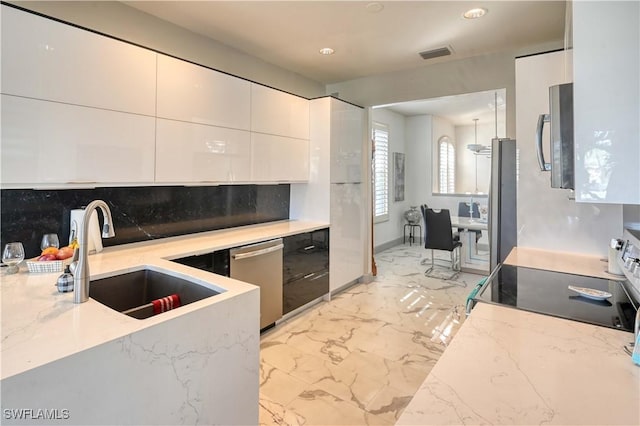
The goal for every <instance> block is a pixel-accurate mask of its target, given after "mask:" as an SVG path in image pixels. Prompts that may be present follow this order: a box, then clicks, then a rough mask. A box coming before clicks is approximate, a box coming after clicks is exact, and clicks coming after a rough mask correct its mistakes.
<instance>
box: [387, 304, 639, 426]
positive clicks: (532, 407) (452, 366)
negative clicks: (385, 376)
mask: <svg viewBox="0 0 640 426" xmlns="http://www.w3.org/2000/svg"><path fill="white" fill-rule="evenodd" d="M632 339H633V334H632V333H626V332H621V331H618V330H613V329H608V328H604V327H598V326H594V325H590V324H584V323H580V322H576V321H569V320H563V319H559V318H555V317H550V316H545V315H539V314H535V313H530V312H525V311H519V310H516V309H511V308H505V307H501V306H494V305H489V304H485V303H479V304H478V305H477V306H476V307H475V308H474V309H473V311H472V313H471V315H470V316H469V317H468V318H467V319H466V320H465V322H464V324H463V326H462V327H461V328H460V330H459V331H458V333H457V334H456V337H455V338H454V339H453V341H452V342H451V344H450V345H449V347H448V348H447V350H446V351H445V353H444V355H443V356H442V357H441V358H440V360H438V362H437V363H436V365H435V367H434V368H433V370H431V372H430V373H429V376H428V377H427V379H426V380H425V381H424V383H423V384H422V386H421V387H420V389H419V390H418V391H417V393H416V395H415V396H414V398H413V399H412V400H411V402H410V403H409V405H408V406H407V408H406V409H405V411H404V412H403V414H402V416H401V417H400V419H399V420H398V422H397V423H396V424H398V425H436V424H437V425H444V424H470V425H478V424H504V425H524V424H527V425H532V424H557V425H586V424H591V425H614V424H617V425H637V424H640V368H639V367H637V366H635V365H634V364H633V363H632V361H631V357H630V356H629V355H627V354H626V353H625V352H624V351H623V349H622V346H623V345H625V344H628V343H629V342H630V341H631V340H632Z"/></svg>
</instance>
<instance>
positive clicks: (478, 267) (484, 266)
mask: <svg viewBox="0 0 640 426" xmlns="http://www.w3.org/2000/svg"><path fill="white" fill-rule="evenodd" d="M451 227H452V228H460V229H463V230H462V231H460V242H462V247H461V250H460V252H461V256H460V270H461V271H463V272H471V273H476V274H481V275H488V273H489V251H488V250H487V251H482V250H478V244H477V242H476V233H475V232H473V231H488V230H489V222H488V220H487V219H485V218H470V217H465V216H451Z"/></svg>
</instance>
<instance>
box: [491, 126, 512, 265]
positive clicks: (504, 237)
mask: <svg viewBox="0 0 640 426" xmlns="http://www.w3.org/2000/svg"><path fill="white" fill-rule="evenodd" d="M516 179H517V158H516V141H515V139H499V138H494V139H493V140H492V141H491V186H490V188H489V247H490V251H489V267H490V270H491V271H493V270H494V268H495V267H496V266H497V265H498V264H499V263H502V262H504V260H505V259H506V258H507V256H508V255H509V253H510V252H511V249H513V248H514V247H515V246H516V245H517V241H518V240H517V225H518V223H517V217H518V215H517V181H516Z"/></svg>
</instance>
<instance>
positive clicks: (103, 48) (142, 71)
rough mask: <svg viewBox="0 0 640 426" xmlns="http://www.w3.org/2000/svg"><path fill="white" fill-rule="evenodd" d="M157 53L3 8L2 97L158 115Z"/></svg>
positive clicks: (10, 8) (7, 7)
mask: <svg viewBox="0 0 640 426" xmlns="http://www.w3.org/2000/svg"><path fill="white" fill-rule="evenodd" d="M155 89H156V53H155V52H152V51H149V50H146V49H142V48H140V47H137V46H133V45H130V44H128V43H124V42H121V41H117V40H113V39H110V38H108V37H104V36H101V35H98V34H94V33H92V32H89V31H85V30H82V29H79V28H75V27H72V26H70V25H64V24H61V23H59V22H56V21H53V20H50V19H43V18H42V17H40V16H37V15H34V14H31V13H25V12H22V11H19V10H16V9H14V8H12V7H9V6H2V93H5V94H11V95H18V96H25V97H30V98H36V99H45V100H51V101H57V102H65V103H70V104H75V105H84V106H92V107H96V108H104V109H110V110H115V111H124V112H133V113H138V114H145V115H154V114H155V101H156V98H155Z"/></svg>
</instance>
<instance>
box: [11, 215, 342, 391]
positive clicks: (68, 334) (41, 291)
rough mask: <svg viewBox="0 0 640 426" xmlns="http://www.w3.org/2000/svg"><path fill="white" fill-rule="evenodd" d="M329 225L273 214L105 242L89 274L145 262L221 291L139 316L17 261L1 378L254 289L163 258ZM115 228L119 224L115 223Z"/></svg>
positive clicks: (137, 266) (93, 275)
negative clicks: (232, 224) (272, 218)
mask: <svg viewBox="0 0 640 426" xmlns="http://www.w3.org/2000/svg"><path fill="white" fill-rule="evenodd" d="M327 227H329V224H328V223H322V222H303V221H279V222H271V223H266V224H260V225H250V226H243V227H237V228H230V229H225V230H219V231H211V232H202V233H197V234H191V235H186V236H180V237H171V238H164V239H160V240H154V241H148V242H142V243H133V244H125V245H120V246H115V247H107V248H105V249H104V251H103V252H101V253H97V254H92V255H90V256H89V266H90V273H91V278H92V279H99V278H105V277H109V276H112V275H118V274H122V273H125V272H132V271H137V270H140V269H143V268H150V269H155V270H159V271H161V272H165V273H169V274H170V275H176V276H180V277H184V278H187V279H190V280H195V281H196V282H199V283H201V284H203V285H206V286H209V287H212V288H214V289H217V290H218V291H221V294H218V295H216V296H214V297H210V298H207V299H203V300H200V301H198V302H194V303H191V304H189V305H185V306H181V307H180V308H178V309H175V310H172V311H169V312H166V313H164V314H162V315H157V316H154V317H151V318H148V319H145V320H137V319H134V318H131V317H128V316H126V315H122V314H120V313H118V312H115V311H113V310H112V309H110V308H107V307H106V306H104V305H102V304H100V303H98V302H96V301H95V300H93V299H91V298H90V299H89V300H88V301H87V302H86V303H82V304H74V303H73V293H58V291H57V289H56V286H55V282H56V280H57V278H58V276H59V275H60V272H55V273H45V274H33V273H28V272H27V270H26V265H24V264H23V265H21V269H20V272H19V273H18V274H15V275H6V274H5V273H4V272H3V273H2V275H1V276H0V289H1V293H0V294H1V297H2V301H1V306H2V312H1V318H2V347H1V352H0V356H1V357H2V361H1V367H2V369H1V370H2V371H1V378H2V379H5V378H8V377H11V376H13V375H16V374H19V373H22V372H25V371H27V370H30V369H32V368H35V367H39V366H41V365H44V364H47V363H50V362H53V361H56V360H59V359H61V358H64V357H66V356H69V355H72V354H75V353H78V352H81V351H84V350H86V349H89V348H92V347H95V346H97V345H100V344H102V343H105V342H109V341H112V340H114V339H117V338H120V337H123V336H126V335H129V334H131V333H134V332H136V331H140V330H142V329H144V328H147V327H151V326H154V325H157V324H159V323H162V322H165V321H170V320H172V319H174V318H176V317H179V316H181V315H184V314H186V313H188V312H193V311H195V310H198V309H202V308H204V307H208V306H210V305H212V304H215V303H218V302H220V301H222V300H226V299H229V298H232V297H234V296H236V295H238V294H242V293H245V292H248V291H255V290H257V288H256V287H255V286H253V285H250V284H247V283H244V282H241V281H237V280H233V279H230V278H227V277H223V276H220V275H216V274H213V273H210V272H207V271H200V270H196V269H193V268H190V267H187V266H184V265H181V264H178V263H175V262H171V261H169V260H167V259H176V258H180V257H186V256H191V255H196V254H204V253H209V252H212V251H214V250H221V249H225V248H230V247H235V246H238V245H244V244H251V243H254V242H259V241H264V240H268V239H271V238H277V237H284V236H288V235H294V234H299V233H303V232H309V231H313V230H317V229H322V228H327ZM115 231H116V233H117V232H118V230H117V229H116V230H115Z"/></svg>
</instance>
